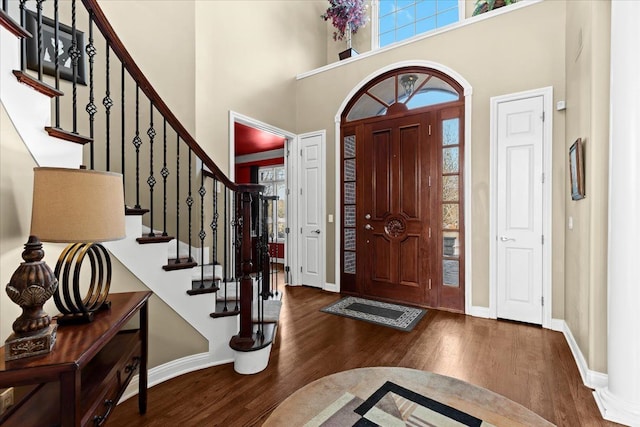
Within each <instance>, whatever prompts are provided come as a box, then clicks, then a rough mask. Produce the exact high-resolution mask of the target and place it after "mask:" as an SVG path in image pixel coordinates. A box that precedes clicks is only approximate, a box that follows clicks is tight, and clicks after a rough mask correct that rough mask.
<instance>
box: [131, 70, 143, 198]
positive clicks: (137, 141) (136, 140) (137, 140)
mask: <svg viewBox="0 0 640 427" xmlns="http://www.w3.org/2000/svg"><path fill="white" fill-rule="evenodd" d="M133 146H134V147H136V204H135V208H136V209H140V146H142V138H140V85H139V84H137V83H136V136H135V137H134V138H133Z"/></svg>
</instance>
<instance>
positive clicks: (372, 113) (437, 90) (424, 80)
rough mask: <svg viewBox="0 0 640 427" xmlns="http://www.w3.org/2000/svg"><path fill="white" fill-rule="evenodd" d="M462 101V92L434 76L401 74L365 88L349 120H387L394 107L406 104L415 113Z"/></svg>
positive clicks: (403, 72) (354, 105) (348, 114)
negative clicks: (422, 109) (427, 108)
mask: <svg viewBox="0 0 640 427" xmlns="http://www.w3.org/2000/svg"><path fill="white" fill-rule="evenodd" d="M459 99H460V92H459V90H457V89H456V88H454V87H453V86H452V85H451V84H449V83H447V82H446V81H445V80H443V79H441V78H440V77H438V76H436V75H434V74H430V73H427V72H419V71H412V70H407V71H399V72H395V73H393V74H392V75H388V76H387V77H386V78H383V79H381V80H379V81H377V82H375V83H373V84H372V85H371V86H370V87H368V88H366V87H365V88H364V89H363V90H362V92H361V94H360V96H359V97H358V98H357V100H356V101H355V103H354V104H353V105H352V106H351V108H350V109H349V110H348V112H347V114H346V119H347V121H354V120H360V119H365V118H368V117H376V116H384V115H385V114H387V113H388V112H389V107H391V106H392V105H393V104H404V107H406V109H407V110H413V109H416V108H422V107H428V106H431V105H436V104H442V103H445V102H452V101H457V100H459ZM396 111H397V110H396ZM394 112H395V111H394Z"/></svg>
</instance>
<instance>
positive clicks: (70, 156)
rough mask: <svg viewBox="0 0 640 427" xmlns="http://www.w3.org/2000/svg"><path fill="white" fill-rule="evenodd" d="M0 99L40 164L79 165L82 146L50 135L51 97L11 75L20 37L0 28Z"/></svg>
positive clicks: (17, 63)
mask: <svg viewBox="0 0 640 427" xmlns="http://www.w3.org/2000/svg"><path fill="white" fill-rule="evenodd" d="M0 46H2V49H0V100H1V101H2V104H3V105H4V108H5V110H6V111H7V115H8V116H9V118H10V119H11V122H12V123H13V125H14V127H15V128H16V131H17V132H18V135H20V138H22V141H24V143H25V145H26V147H27V149H28V150H29V152H30V153H31V156H32V157H33V159H34V160H35V162H36V163H37V164H38V165H39V166H50V167H64V168H78V167H79V166H80V165H81V164H82V146H81V145H78V144H74V143H71V142H68V141H63V140H60V139H56V138H52V137H50V136H49V135H48V134H47V133H46V132H45V130H44V128H45V126H50V125H51V99H50V98H48V97H47V96H45V95H42V94H41V93H38V92H36V91H35V90H33V89H32V88H30V87H29V86H27V85H24V84H22V83H19V82H18V80H17V79H16V77H15V76H14V75H13V71H14V70H19V69H20V40H19V39H18V38H17V37H16V36H14V35H13V34H11V33H10V32H9V31H7V29H6V28H4V27H0Z"/></svg>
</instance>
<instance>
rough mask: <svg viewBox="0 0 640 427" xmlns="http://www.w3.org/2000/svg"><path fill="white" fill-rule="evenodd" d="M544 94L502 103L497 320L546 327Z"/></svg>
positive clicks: (498, 143) (499, 118)
mask: <svg viewBox="0 0 640 427" xmlns="http://www.w3.org/2000/svg"><path fill="white" fill-rule="evenodd" d="M543 101H544V99H543V96H533V97H530V98H524V99H518V100H513V101H508V102H501V103H499V104H498V123H497V136H498V139H497V150H498V151H497V228H496V231H497V236H496V239H497V242H496V244H497V260H496V262H497V267H496V272H497V316H498V317H500V318H504V319H511V320H518V321H522V322H528V323H535V324H542V312H543V310H542V309H543V307H542V304H543V301H542V291H543V265H542V260H543V242H544V240H543V221H542V219H543V181H544V177H543V147H544V124H543V121H544V117H543V112H544V102H543Z"/></svg>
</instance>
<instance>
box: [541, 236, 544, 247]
mask: <svg viewBox="0 0 640 427" xmlns="http://www.w3.org/2000/svg"><path fill="white" fill-rule="evenodd" d="M540 241H541V242H542V244H543V245H544V234H543V235H542V236H540Z"/></svg>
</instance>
